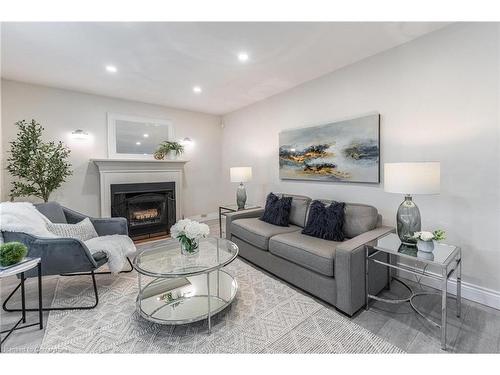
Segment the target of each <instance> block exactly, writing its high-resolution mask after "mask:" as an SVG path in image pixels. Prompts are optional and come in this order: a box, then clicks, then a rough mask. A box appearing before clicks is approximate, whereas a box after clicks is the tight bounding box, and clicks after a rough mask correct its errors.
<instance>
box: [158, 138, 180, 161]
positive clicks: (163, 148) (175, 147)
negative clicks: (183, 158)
mask: <svg viewBox="0 0 500 375" xmlns="http://www.w3.org/2000/svg"><path fill="white" fill-rule="evenodd" d="M170 151H173V152H174V153H175V155H177V156H179V155H182V153H183V152H184V146H183V145H181V144H180V143H179V142H173V141H164V142H162V143H160V145H159V146H158V149H157V150H156V152H155V158H156V159H163V157H164V156H165V155H167V154H168V153H169V152H170Z"/></svg>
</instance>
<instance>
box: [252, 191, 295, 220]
mask: <svg viewBox="0 0 500 375" xmlns="http://www.w3.org/2000/svg"><path fill="white" fill-rule="evenodd" d="M291 207H292V198H291V197H281V198H280V197H278V196H277V195H274V194H273V193H269V194H268V195H267V198H266V207H265V208H264V213H263V214H262V216H261V218H260V220H262V221H265V222H266V223H269V224H274V225H279V226H280V227H287V226H288V223H289V221H290V209H291Z"/></svg>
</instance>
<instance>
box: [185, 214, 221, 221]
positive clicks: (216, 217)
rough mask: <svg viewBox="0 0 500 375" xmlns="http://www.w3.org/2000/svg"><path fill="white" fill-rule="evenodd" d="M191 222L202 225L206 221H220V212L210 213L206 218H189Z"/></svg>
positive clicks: (198, 216) (199, 216) (196, 216)
mask: <svg viewBox="0 0 500 375" xmlns="http://www.w3.org/2000/svg"><path fill="white" fill-rule="evenodd" d="M188 219H190V220H196V221H199V222H201V223H203V222H205V221H210V220H219V213H218V212H210V213H208V214H207V215H206V216H201V215H195V216H190V217H188Z"/></svg>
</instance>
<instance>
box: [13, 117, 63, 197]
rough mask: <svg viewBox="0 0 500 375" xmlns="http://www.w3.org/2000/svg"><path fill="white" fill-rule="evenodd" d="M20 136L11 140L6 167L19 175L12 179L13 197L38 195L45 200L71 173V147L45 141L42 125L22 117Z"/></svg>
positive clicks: (19, 124)
mask: <svg viewBox="0 0 500 375" xmlns="http://www.w3.org/2000/svg"><path fill="white" fill-rule="evenodd" d="M15 125H16V126H17V127H18V128H19V133H17V139H15V140H14V141H12V142H10V156H9V158H8V159H7V170H8V171H9V173H10V174H11V175H12V176H13V177H15V178H17V181H14V182H12V189H11V190H10V199H11V200H14V198H16V197H28V196H33V197H38V198H41V199H43V200H44V201H45V202H47V201H48V200H49V196H50V193H52V192H53V191H54V190H56V189H57V188H58V187H60V186H61V184H62V183H63V182H64V181H65V180H66V178H67V177H68V176H70V175H71V173H72V172H71V169H70V168H71V164H70V163H68V162H67V158H68V157H69V153H70V150H69V149H68V148H66V147H65V146H64V145H63V144H62V142H58V143H55V142H52V141H51V142H44V141H43V140H42V132H43V127H42V126H41V125H40V124H39V123H37V122H36V121H35V120H31V122H28V121H26V120H21V121H18V122H16V124H15Z"/></svg>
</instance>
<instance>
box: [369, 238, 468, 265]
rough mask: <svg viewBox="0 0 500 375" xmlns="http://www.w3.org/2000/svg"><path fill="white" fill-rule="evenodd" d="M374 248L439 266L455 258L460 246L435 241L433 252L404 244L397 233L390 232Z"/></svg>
mask: <svg viewBox="0 0 500 375" xmlns="http://www.w3.org/2000/svg"><path fill="white" fill-rule="evenodd" d="M373 248H374V249H376V250H379V251H383V252H385V253H389V254H394V255H398V256H400V257H402V258H406V259H412V260H415V259H417V260H419V261H422V262H424V263H429V264H435V265H438V266H443V265H448V264H449V263H450V262H451V261H453V260H454V258H455V255H456V253H457V252H458V251H459V250H460V248H459V247H457V246H453V245H446V244H443V243H439V242H435V243H434V250H433V251H432V253H426V252H422V251H418V249H417V247H416V246H408V245H403V244H402V243H401V241H400V239H399V237H398V235H397V234H395V233H389V234H387V235H385V236H383V237H381V238H379V239H378V240H377V242H376V244H375V245H374V246H373Z"/></svg>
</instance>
